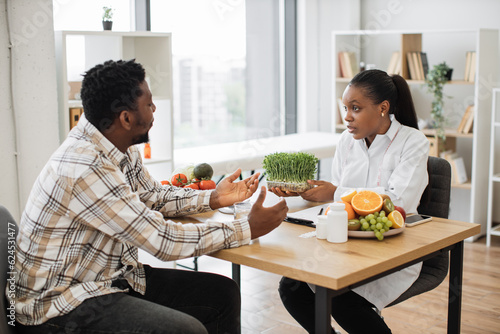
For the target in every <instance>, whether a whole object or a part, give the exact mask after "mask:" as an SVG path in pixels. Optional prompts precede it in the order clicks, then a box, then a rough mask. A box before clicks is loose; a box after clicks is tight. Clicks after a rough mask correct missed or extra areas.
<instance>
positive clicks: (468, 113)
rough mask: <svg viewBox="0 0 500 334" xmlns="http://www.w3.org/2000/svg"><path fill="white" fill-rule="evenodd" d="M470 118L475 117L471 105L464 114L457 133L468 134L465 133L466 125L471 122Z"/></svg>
mask: <svg viewBox="0 0 500 334" xmlns="http://www.w3.org/2000/svg"><path fill="white" fill-rule="evenodd" d="M470 117H474V106H473V105H469V106H468V107H467V108H466V109H465V112H464V114H463V115H462V119H461V120H460V124H458V128H457V132H458V133H468V132H464V128H465V125H466V124H467V122H468V121H469V118H470Z"/></svg>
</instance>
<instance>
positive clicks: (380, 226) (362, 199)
mask: <svg viewBox="0 0 500 334" xmlns="http://www.w3.org/2000/svg"><path fill="white" fill-rule="evenodd" d="M351 206H352V208H353V209H354V211H355V212H356V213H358V214H359V217H357V220H359V224H360V227H359V229H360V230H361V231H373V233H374V234H375V237H376V238H377V239H378V240H380V241H381V240H384V233H385V232H387V231H389V230H390V229H395V228H401V227H403V226H404V223H405V219H406V213H404V214H403V213H401V212H400V211H399V210H403V212H404V209H403V208H401V207H398V206H395V205H394V203H393V202H392V200H391V198H390V197H389V196H388V195H385V194H378V193H376V192H374V191H370V190H363V191H360V192H358V193H357V194H356V195H354V196H353V197H352V199H351ZM351 225H352V226H351ZM355 226H356V224H355V222H351V221H349V222H348V228H349V229H350V230H352V229H353V228H355Z"/></svg>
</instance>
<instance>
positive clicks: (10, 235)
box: [0, 205, 18, 334]
mask: <svg viewBox="0 0 500 334" xmlns="http://www.w3.org/2000/svg"><path fill="white" fill-rule="evenodd" d="M17 231H18V228H17V224H16V222H15V221H14V218H13V217H12V215H11V214H10V213H9V211H8V210H7V209H6V208H4V207H3V206H2V205H0V310H1V311H0V314H1V315H0V333H5V334H15V332H16V331H15V327H14V326H10V325H9V324H8V323H9V322H10V321H11V319H10V318H8V317H7V315H9V314H10V311H9V310H7V307H9V306H10V305H9V304H7V299H6V298H5V287H6V286H7V284H10V283H8V281H7V279H8V278H10V275H9V277H7V276H8V272H10V271H11V270H10V269H9V267H8V265H9V263H8V261H9V255H11V254H10V253H9V250H11V248H10V247H11V246H12V242H10V243H9V241H12V240H15V238H16V237H17ZM6 312H7V313H6Z"/></svg>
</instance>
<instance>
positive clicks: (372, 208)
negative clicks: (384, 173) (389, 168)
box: [351, 190, 384, 216]
mask: <svg viewBox="0 0 500 334" xmlns="http://www.w3.org/2000/svg"><path fill="white" fill-rule="evenodd" d="M383 204H384V201H383V200H382V196H380V195H379V194H377V193H376V192H374V191H371V190H363V191H360V192H358V193H357V194H356V195H354V197H353V198H352V199H351V205H352V208H353V209H354V211H356V213H357V214H358V215H361V216H366V215H369V214H370V213H374V212H377V211H380V209H382V205H383Z"/></svg>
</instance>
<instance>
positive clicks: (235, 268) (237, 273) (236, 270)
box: [232, 263, 241, 291]
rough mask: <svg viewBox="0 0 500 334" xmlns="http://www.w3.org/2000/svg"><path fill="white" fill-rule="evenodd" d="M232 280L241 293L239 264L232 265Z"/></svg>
mask: <svg viewBox="0 0 500 334" xmlns="http://www.w3.org/2000/svg"><path fill="white" fill-rule="evenodd" d="M232 266H233V280H234V281H235V282H236V283H237V284H238V286H239V287H240V291H241V266H240V265H239V264H236V263H233V264H232Z"/></svg>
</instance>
